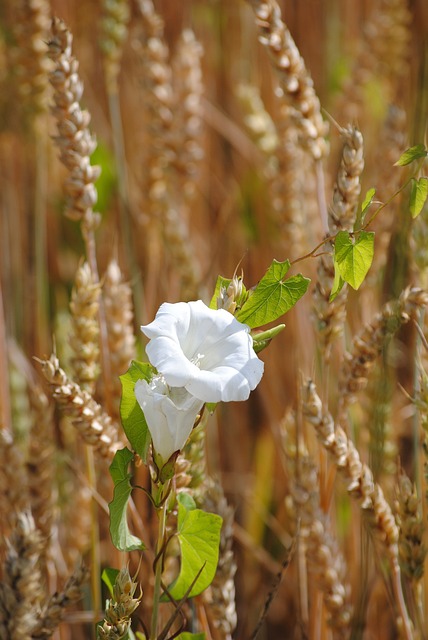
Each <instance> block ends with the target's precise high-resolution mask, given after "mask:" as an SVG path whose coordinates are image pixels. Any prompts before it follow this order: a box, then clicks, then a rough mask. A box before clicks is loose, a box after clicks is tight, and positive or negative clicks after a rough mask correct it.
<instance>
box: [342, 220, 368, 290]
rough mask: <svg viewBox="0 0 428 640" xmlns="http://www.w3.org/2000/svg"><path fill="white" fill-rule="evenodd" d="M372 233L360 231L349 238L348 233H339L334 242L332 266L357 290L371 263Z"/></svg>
mask: <svg viewBox="0 0 428 640" xmlns="http://www.w3.org/2000/svg"><path fill="white" fill-rule="evenodd" d="M373 254H374V233H373V231H370V232H367V231H360V233H359V234H358V235H357V236H356V237H351V235H350V233H349V232H348V231H339V233H338V234H337V236H336V239H335V241H334V265H335V269H337V271H338V273H339V275H340V276H341V277H342V279H343V280H344V281H345V282H347V283H348V284H350V285H351V287H352V288H353V289H358V288H359V287H360V285H361V283H362V282H363V280H364V278H365V277H366V275H367V272H368V270H369V269H370V266H371V263H372V261H373Z"/></svg>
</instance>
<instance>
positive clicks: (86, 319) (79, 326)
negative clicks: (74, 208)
mask: <svg viewBox="0 0 428 640" xmlns="http://www.w3.org/2000/svg"><path fill="white" fill-rule="evenodd" d="M100 294H101V287H100V284H99V282H97V281H94V277H93V274H92V271H91V268H90V266H89V264H88V263H87V262H84V263H83V264H81V265H80V267H79V268H78V270H77V272H76V277H75V281H74V287H73V290H72V293H71V302H70V311H71V319H72V328H73V332H72V335H71V337H70V345H71V348H72V349H73V353H74V355H73V358H72V366H73V369H74V375H75V379H76V381H77V382H78V383H79V385H80V387H81V389H82V390H85V391H89V392H93V391H94V386H95V382H96V380H97V378H98V375H99V369H100V362H99V356H100V348H99V333H100V331H99V324H98V313H99V298H100Z"/></svg>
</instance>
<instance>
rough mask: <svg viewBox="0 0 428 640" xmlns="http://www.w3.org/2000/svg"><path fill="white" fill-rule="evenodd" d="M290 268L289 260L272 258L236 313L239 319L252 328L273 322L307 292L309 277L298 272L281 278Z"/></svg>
mask: <svg viewBox="0 0 428 640" xmlns="http://www.w3.org/2000/svg"><path fill="white" fill-rule="evenodd" d="M289 269H290V261H289V260H285V261H284V262H278V261H277V260H274V261H273V262H272V264H271V265H270V267H269V269H268V270H267V271H266V273H265V275H264V276H263V278H262V279H261V280H260V282H259V283H258V285H257V286H256V288H255V289H254V291H253V292H252V293H251V294H250V296H249V297H248V300H247V301H246V302H245V304H243V306H242V309H240V310H239V311H238V312H237V313H236V318H237V319H238V320H239V322H244V323H245V324H248V325H249V326H250V327H251V328H252V329H254V328H255V327H261V326H263V325H265V324H267V323H268V322H273V321H274V320H276V319H277V318H279V317H280V316H282V315H284V313H287V311H289V310H290V309H291V308H292V307H294V305H295V304H296V302H297V301H298V300H300V298H301V297H302V296H303V295H304V294H305V293H306V291H307V289H308V286H309V283H310V279H309V278H305V277H304V276H302V275H301V274H300V273H299V274H297V275H296V276H292V277H291V278H288V279H287V280H284V277H285V275H286V273H287V272H288V270H289Z"/></svg>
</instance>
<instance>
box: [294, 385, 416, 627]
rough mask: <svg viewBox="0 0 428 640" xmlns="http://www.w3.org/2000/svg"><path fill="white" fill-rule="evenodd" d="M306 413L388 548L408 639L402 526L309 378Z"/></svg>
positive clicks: (305, 402)
mask: <svg viewBox="0 0 428 640" xmlns="http://www.w3.org/2000/svg"><path fill="white" fill-rule="evenodd" d="M302 406H303V415H304V417H305V418H306V420H307V421H308V422H310V423H311V424H312V425H313V426H314V428H315V430H316V434H317V437H318V439H319V440H320V442H321V444H322V445H323V447H324V448H325V449H326V450H327V451H328V452H329V453H330V455H331V456H332V458H333V462H334V463H335V465H336V467H337V469H338V472H339V473H340V474H341V475H342V477H343V478H344V479H345V482H346V485H347V487H346V488H347V491H348V493H349V495H350V496H351V498H353V499H355V500H357V501H358V503H359V505H360V508H361V510H362V513H363V515H364V517H365V519H366V521H367V524H368V526H369V528H370V530H371V531H372V532H373V534H374V535H375V540H377V541H378V543H379V545H380V546H381V548H383V549H384V550H385V552H386V556H387V558H388V561H389V564H390V568H391V580H392V586H393V589H394V595H395V600H396V605H397V609H398V612H399V616H398V618H397V623H399V624H402V625H403V628H404V632H405V637H406V639H407V640H411V639H412V637H413V635H412V625H411V622H410V619H409V615H408V612H407V609H406V605H405V602H404V596H403V591H402V587H401V577H400V574H401V572H400V566H399V562H398V540H399V530H398V527H397V524H396V522H395V519H394V516H393V513H392V511H391V508H390V506H389V504H388V502H387V501H386V500H385V497H384V495H383V491H382V489H381V487H380V486H379V485H378V484H377V483H375V482H374V480H373V474H372V472H371V470H370V469H369V467H368V466H367V465H365V464H363V463H362V462H361V460H360V456H359V453H358V451H357V450H356V448H355V446H354V444H353V443H352V441H351V440H350V439H349V438H348V437H347V436H346V434H345V432H344V431H343V429H342V428H341V427H340V426H335V424H334V421H333V418H332V417H331V415H330V414H329V413H323V406H322V402H321V400H320V398H319V396H318V395H317V392H316V389H315V385H314V384H313V382H311V381H309V382H308V383H307V384H306V386H305V388H304V390H303V405H302Z"/></svg>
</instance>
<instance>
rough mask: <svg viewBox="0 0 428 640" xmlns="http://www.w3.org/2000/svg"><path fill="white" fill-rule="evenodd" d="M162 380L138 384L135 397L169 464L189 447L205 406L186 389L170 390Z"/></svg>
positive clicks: (155, 440)
mask: <svg viewBox="0 0 428 640" xmlns="http://www.w3.org/2000/svg"><path fill="white" fill-rule="evenodd" d="M160 378H161V377H160V376H157V380H154V381H151V382H150V383H147V382H146V380H137V382H136V383H135V397H136V399H137V402H138V404H139V405H140V407H141V409H142V410H143V413H144V417H145V418H146V422H147V426H148V428H149V431H150V435H151V436H152V442H153V448H154V450H155V452H156V453H157V454H158V455H160V456H161V458H162V459H163V460H164V462H167V461H168V460H169V458H170V457H171V456H172V454H173V453H175V452H176V451H179V450H181V449H182V448H183V447H184V445H185V444H186V441H187V438H188V437H189V435H190V433H191V431H192V429H193V425H194V423H195V420H196V416H197V415H198V413H199V411H200V410H201V408H202V405H203V402H201V401H200V400H199V399H198V398H195V397H194V396H192V395H191V394H189V393H188V392H187V391H186V390H184V389H178V390H177V389H168V387H167V385H166V384H165V383H164V382H163V381H162V380H161V379H160Z"/></svg>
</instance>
